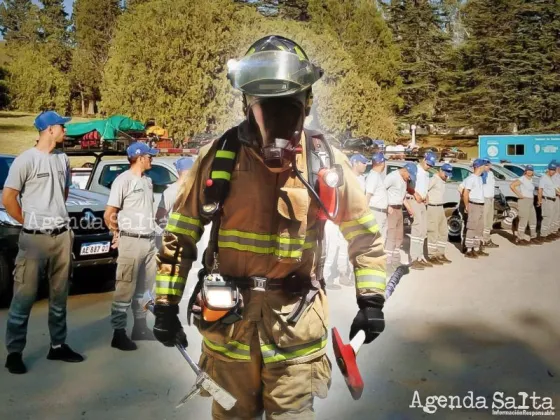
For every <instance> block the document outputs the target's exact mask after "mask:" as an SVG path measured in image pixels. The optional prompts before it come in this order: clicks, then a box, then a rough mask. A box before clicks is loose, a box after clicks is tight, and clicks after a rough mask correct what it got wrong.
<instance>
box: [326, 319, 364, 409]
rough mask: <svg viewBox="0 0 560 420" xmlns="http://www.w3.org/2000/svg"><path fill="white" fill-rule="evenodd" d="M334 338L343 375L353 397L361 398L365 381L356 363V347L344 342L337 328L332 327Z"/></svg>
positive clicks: (334, 345) (337, 358) (336, 354)
mask: <svg viewBox="0 0 560 420" xmlns="http://www.w3.org/2000/svg"><path fill="white" fill-rule="evenodd" d="M332 338H333V340H332V342H333V349H334V355H335V358H336V364H337V365H338V367H339V368H340V371H341V372H342V376H344V380H345V381H346V385H347V386H348V389H349V390H350V394H352V398H354V399H355V400H359V399H360V397H361V396H362V391H363V390H364V381H363V380H362V375H360V371H359V370H358V365H357V364H356V353H355V352H354V348H353V347H352V346H351V345H350V344H344V343H343V342H342V338H340V334H339V333H338V330H337V329H336V328H333V329H332Z"/></svg>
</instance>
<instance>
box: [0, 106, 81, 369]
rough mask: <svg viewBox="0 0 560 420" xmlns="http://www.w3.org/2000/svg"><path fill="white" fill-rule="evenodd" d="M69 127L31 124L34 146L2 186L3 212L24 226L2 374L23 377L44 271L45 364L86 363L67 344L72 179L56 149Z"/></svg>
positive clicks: (57, 122)
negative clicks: (47, 340)
mask: <svg viewBox="0 0 560 420" xmlns="http://www.w3.org/2000/svg"><path fill="white" fill-rule="evenodd" d="M69 121H70V118H68V117H62V116H60V115H58V114H57V113H56V112H54V111H47V112H43V113H42V114H40V115H39V116H38V117H37V118H36V119H35V128H36V129H37V130H38V131H39V140H38V141H37V144H36V145H35V147H32V148H31V149H28V150H26V151H24V152H23V153H21V154H20V155H19V156H18V157H17V158H16V159H15V160H14V162H13V163H12V165H11V166H10V171H9V173H8V177H7V179H6V182H5V184H4V190H3V197H2V198H3V200H2V202H3V204H4V207H5V209H6V211H7V213H8V214H9V215H10V216H11V217H12V218H13V219H14V220H16V221H18V222H19V223H21V224H22V225H23V228H22V230H21V234H20V236H19V251H18V254H17V257H16V267H15V270H14V297H13V299H12V302H11V305H10V311H9V313H8V325H7V327H6V347H7V350H8V358H7V360H6V368H8V370H9V371H10V373H16V374H22V373H25V372H27V368H26V367H25V364H24V363H23V359H22V353H23V350H24V348H25V345H26V337H27V323H28V321H29V314H30V312H31V308H32V306H33V303H34V302H35V298H36V296H37V290H38V288H39V278H40V276H41V273H42V272H44V271H45V270H46V269H47V267H48V270H47V271H48V273H49V333H50V339H51V346H50V350H49V354H48V356H47V358H48V359H50V360H62V361H65V362H81V361H83V360H84V359H83V357H82V356H81V355H79V354H78V353H76V352H74V351H73V350H72V349H71V348H70V347H69V346H68V345H67V344H66V331H67V329H66V301H67V298H68V278H69V275H70V267H71V265H72V244H73V240H74V234H73V232H72V231H71V230H70V228H69V217H68V211H67V209H66V199H67V198H68V190H69V188H70V185H71V174H70V162H69V160H68V156H66V154H64V153H61V152H59V151H58V150H57V149H56V146H57V145H59V144H61V143H62V142H63V141H64V134H65V129H64V125H65V124H66V123H67V122H69Z"/></svg>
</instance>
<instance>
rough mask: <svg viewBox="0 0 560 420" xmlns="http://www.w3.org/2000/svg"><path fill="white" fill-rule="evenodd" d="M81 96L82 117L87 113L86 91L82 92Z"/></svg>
mask: <svg viewBox="0 0 560 420" xmlns="http://www.w3.org/2000/svg"><path fill="white" fill-rule="evenodd" d="M80 98H81V100H82V117H85V115H86V101H85V99H84V92H80Z"/></svg>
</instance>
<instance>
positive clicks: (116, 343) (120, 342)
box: [111, 328, 138, 351]
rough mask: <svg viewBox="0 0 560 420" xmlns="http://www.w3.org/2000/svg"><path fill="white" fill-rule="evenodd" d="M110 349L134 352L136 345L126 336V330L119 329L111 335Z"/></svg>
mask: <svg viewBox="0 0 560 420" xmlns="http://www.w3.org/2000/svg"><path fill="white" fill-rule="evenodd" d="M111 347H114V348H116V349H119V350H122V351H131V350H136V349H137V348H138V347H136V344H134V342H133V341H132V340H131V339H130V338H128V337H127V336H126V330H125V329H124V328H120V329H118V330H115V331H114V333H113V341H111Z"/></svg>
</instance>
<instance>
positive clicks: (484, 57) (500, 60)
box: [446, 0, 560, 131]
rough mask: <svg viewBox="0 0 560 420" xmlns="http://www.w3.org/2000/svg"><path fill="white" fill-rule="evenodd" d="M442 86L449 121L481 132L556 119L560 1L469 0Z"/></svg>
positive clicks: (534, 126) (541, 125)
mask: <svg viewBox="0 0 560 420" xmlns="http://www.w3.org/2000/svg"><path fill="white" fill-rule="evenodd" d="M463 21H464V24H465V28H466V32H467V33H468V38H467V39H466V41H465V43H464V44H463V45H461V46H460V48H458V49H457V51H456V52H455V56H454V59H453V60H452V63H453V66H452V67H451V68H450V71H449V74H448V84H447V86H446V102H447V109H448V112H449V115H450V117H451V119H452V120H453V121H454V122H456V123H457V124H459V123H465V122H467V123H470V124H473V125H474V126H475V127H477V128H479V129H480V130H483V131H509V130H510V129H511V128H512V127H511V126H512V125H514V126H516V127H517V128H518V129H519V130H529V131H535V130H537V131H538V130H541V129H546V128H547V127H549V126H553V127H554V126H556V127H557V126H558V125H559V123H560V90H559V88H558V87H559V86H560V59H559V57H560V54H559V52H558V51H559V48H560V23H559V22H560V3H559V2H557V1H555V0H539V1H528V0H511V1H509V0H508V1H506V0H495V1H490V0H471V1H469V2H468V3H467V4H466V5H465V7H464V9H463Z"/></svg>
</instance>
